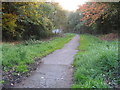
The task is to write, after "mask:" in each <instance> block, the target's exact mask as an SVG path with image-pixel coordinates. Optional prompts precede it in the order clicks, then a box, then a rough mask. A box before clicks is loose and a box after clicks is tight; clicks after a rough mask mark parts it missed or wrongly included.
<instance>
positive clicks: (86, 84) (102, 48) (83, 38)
mask: <svg viewBox="0 0 120 90" xmlns="http://www.w3.org/2000/svg"><path fill="white" fill-rule="evenodd" d="M78 49H79V50H80V51H79V52H78V53H77V55H76V56H75V61H74V66H75V72H74V85H73V86H72V87H73V88H108V87H118V84H120V77H119V72H118V69H119V66H118V63H120V60H119V58H120V57H118V41H112V42H108V41H102V40H99V39H98V38H97V37H95V36H91V35H80V46H79V48H78Z"/></svg>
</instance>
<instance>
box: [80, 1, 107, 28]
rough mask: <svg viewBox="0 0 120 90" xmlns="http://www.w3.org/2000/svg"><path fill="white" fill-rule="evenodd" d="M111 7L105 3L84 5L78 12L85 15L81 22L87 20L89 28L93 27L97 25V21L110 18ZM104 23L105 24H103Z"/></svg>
mask: <svg viewBox="0 0 120 90" xmlns="http://www.w3.org/2000/svg"><path fill="white" fill-rule="evenodd" d="M108 8H109V6H108V5H107V4H105V3H97V2H92V3H89V4H84V5H82V6H80V7H79V9H78V11H80V12H81V13H82V14H83V16H84V17H83V18H82V19H80V21H84V20H87V22H86V23H85V24H86V25H87V26H91V25H92V24H95V23H96V20H98V19H99V18H101V17H102V19H105V18H106V17H107V16H108V13H107V12H108ZM101 23H103V22H101Z"/></svg>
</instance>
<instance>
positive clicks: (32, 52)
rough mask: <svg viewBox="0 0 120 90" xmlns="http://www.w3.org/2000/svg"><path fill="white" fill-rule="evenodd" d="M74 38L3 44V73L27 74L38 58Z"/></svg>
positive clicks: (66, 37) (67, 35)
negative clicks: (12, 71) (29, 66)
mask: <svg viewBox="0 0 120 90" xmlns="http://www.w3.org/2000/svg"><path fill="white" fill-rule="evenodd" d="M73 36H74V34H66V36H65V37H56V38H54V39H53V40H50V41H46V42H41V41H30V42H27V44H26V42H25V43H23V44H18V45H10V44H3V45H2V66H3V71H6V72H9V71H10V70H14V71H15V72H22V73H24V72H27V71H28V65H30V64H32V63H34V62H35V58H36V57H39V58H42V57H43V56H46V55H47V54H49V53H51V52H53V51H55V50H56V49H60V48H62V47H63V45H64V44H65V43H67V42H68V41H70V40H71V38H72V37H73ZM37 42H38V43H37Z"/></svg>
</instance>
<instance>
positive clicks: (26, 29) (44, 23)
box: [1, 2, 66, 41]
mask: <svg viewBox="0 0 120 90" xmlns="http://www.w3.org/2000/svg"><path fill="white" fill-rule="evenodd" d="M1 13H2V35H3V36H2V39H3V40H4V41H13V40H17V41H18V40H29V39H37V40H39V39H41V38H46V37H50V36H52V35H53V34H52V30H53V29H55V28H61V29H63V28H64V26H65V24H66V15H65V11H64V10H63V9H62V8H61V6H60V5H59V4H58V3H55V2H2V12H1ZM8 37H9V38H8Z"/></svg>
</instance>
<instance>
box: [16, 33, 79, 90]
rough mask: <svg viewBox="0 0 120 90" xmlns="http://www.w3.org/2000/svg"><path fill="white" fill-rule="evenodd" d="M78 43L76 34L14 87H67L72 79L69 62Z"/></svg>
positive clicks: (71, 69)
mask: <svg viewBox="0 0 120 90" xmlns="http://www.w3.org/2000/svg"><path fill="white" fill-rule="evenodd" d="M78 45H79V35H76V36H75V37H74V38H73V39H72V40H71V41H70V42H69V43H67V44H65V45H64V47H63V48H62V49H58V50H56V51H54V52H53V53H51V54H49V55H47V56H46V57H44V58H43V59H42V63H41V64H40V66H38V68H37V70H36V71H34V73H33V74H32V75H31V76H30V77H28V78H27V79H26V80H23V81H22V82H21V83H19V84H17V85H16V86H15V88H69V87H70V86H71V85H72V81H73V68H72V66H71V64H72V63H73V60H74V55H75V54H76V52H77V50H76V49H77V47H78Z"/></svg>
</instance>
